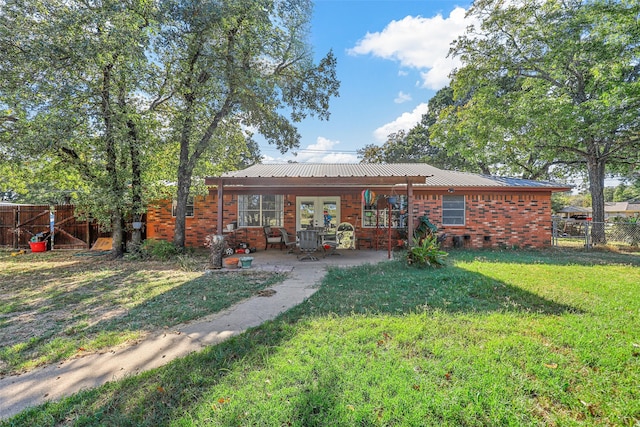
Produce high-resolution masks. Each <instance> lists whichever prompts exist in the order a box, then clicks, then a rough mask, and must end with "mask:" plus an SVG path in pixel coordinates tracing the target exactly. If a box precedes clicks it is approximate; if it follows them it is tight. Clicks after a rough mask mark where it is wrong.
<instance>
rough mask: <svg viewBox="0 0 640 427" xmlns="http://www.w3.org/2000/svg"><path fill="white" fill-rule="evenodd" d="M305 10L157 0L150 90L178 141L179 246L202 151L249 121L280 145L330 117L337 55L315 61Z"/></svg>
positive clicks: (280, 1)
mask: <svg viewBox="0 0 640 427" xmlns="http://www.w3.org/2000/svg"><path fill="white" fill-rule="evenodd" d="M310 13H311V2H310V1H306V0H277V1H269V2H264V1H259V0H243V1H225V2H220V1H195V0H184V1H175V2H171V1H165V2H162V18H161V20H162V22H163V23H164V25H162V27H161V30H160V32H159V34H158V35H157V37H156V38H155V43H154V45H153V49H154V54H155V56H156V57H157V58H158V68H159V70H158V74H159V75H161V76H162V78H161V79H159V80H158V81H159V82H162V85H159V86H158V88H157V89H158V91H157V94H158V98H159V99H160V98H163V97H166V98H167V104H168V105H169V108H167V112H168V114H169V115H168V117H167V121H168V123H169V128H170V129H169V131H170V133H171V138H173V139H174V140H175V141H177V142H178V144H179V147H180V148H179V163H178V169H177V177H176V178H177V208H176V222H175V233H174V244H176V245H177V246H179V247H182V246H184V241H185V217H186V205H187V199H188V197H189V193H190V190H191V185H192V178H193V174H194V170H195V168H196V167H197V164H198V162H199V161H200V160H201V159H203V158H206V157H207V156H206V153H207V152H208V151H209V152H211V151H215V150H216V147H225V146H228V142H229V140H231V139H233V138H234V137H237V136H238V135H239V134H240V132H241V131H242V128H245V129H246V128H252V129H256V130H257V132H259V133H261V134H262V135H263V136H264V137H265V138H266V139H267V141H268V142H269V143H273V144H276V145H277V146H278V148H280V150H281V151H283V152H284V151H286V150H287V149H288V148H291V147H296V146H297V145H298V144H299V139H300V136H299V134H298V132H297V130H296V129H295V127H294V125H293V123H295V122H298V121H300V120H302V119H303V118H305V117H306V116H307V115H309V114H310V115H317V116H318V117H320V118H321V119H326V118H328V116H329V112H328V108H329V100H330V98H331V97H333V96H337V95H338V86H339V82H338V81H337V79H336V76H335V66H336V61H335V57H334V56H333V54H332V53H331V52H329V53H328V54H327V55H326V56H325V57H324V58H322V59H321V60H320V61H319V63H318V64H314V63H313V58H312V52H311V49H310V48H309V46H308V45H307V41H306V37H307V27H308V24H309V18H310ZM283 110H287V111H288V113H289V118H287V117H285V116H284V115H283V114H282V113H281V112H282V111H283Z"/></svg>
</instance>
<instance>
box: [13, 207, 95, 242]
mask: <svg viewBox="0 0 640 427" xmlns="http://www.w3.org/2000/svg"><path fill="white" fill-rule="evenodd" d="M51 213H53V215H51ZM52 223H53V230H54V233H53V239H51V225H52ZM39 233H42V234H41V236H44V237H46V238H48V241H49V246H50V245H51V240H53V248H54V249H89V248H90V247H91V245H92V244H93V243H94V242H95V241H96V240H97V238H98V237H99V229H98V226H97V224H95V223H93V222H91V221H79V220H78V219H77V218H76V217H75V208H74V206H73V205H58V206H54V207H53V211H51V209H50V207H49V206H47V205H6V206H2V205H0V246H4V247H9V248H13V249H18V248H28V247H29V241H30V240H31V238H32V237H34V236H36V235H38V234H39Z"/></svg>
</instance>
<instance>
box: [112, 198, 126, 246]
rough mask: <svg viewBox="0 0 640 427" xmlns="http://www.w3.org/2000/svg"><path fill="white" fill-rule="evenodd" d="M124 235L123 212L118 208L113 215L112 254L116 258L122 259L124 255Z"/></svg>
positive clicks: (115, 208)
mask: <svg viewBox="0 0 640 427" xmlns="http://www.w3.org/2000/svg"><path fill="white" fill-rule="evenodd" d="M122 234H123V228H122V212H121V211H120V208H119V207H117V206H116V207H114V209H113V211H112V213H111V239H112V245H111V252H112V254H113V257H114V258H120V257H121V256H122V254H123V253H124V249H123V243H124V238H123V235H122Z"/></svg>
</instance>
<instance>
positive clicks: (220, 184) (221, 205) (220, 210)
mask: <svg viewBox="0 0 640 427" xmlns="http://www.w3.org/2000/svg"><path fill="white" fill-rule="evenodd" d="M223 185H224V181H223V180H222V178H220V179H219V180H218V218H217V221H218V231H217V233H216V234H222V213H223V211H224V202H223V200H222V196H223V191H222V187H223Z"/></svg>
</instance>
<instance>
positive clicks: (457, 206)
mask: <svg viewBox="0 0 640 427" xmlns="http://www.w3.org/2000/svg"><path fill="white" fill-rule="evenodd" d="M464 211H465V209H464V196H442V225H464Z"/></svg>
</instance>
